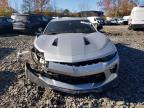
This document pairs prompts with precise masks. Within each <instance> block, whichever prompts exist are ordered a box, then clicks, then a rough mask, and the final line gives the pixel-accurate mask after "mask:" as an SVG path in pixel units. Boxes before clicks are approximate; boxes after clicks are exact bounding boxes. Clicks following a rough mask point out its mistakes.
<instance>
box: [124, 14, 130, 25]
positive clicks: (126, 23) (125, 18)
mask: <svg viewBox="0 0 144 108" xmlns="http://www.w3.org/2000/svg"><path fill="white" fill-rule="evenodd" d="M129 18H130V16H124V17H123V19H124V25H128V21H129Z"/></svg>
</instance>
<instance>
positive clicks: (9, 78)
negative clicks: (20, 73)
mask: <svg viewBox="0 0 144 108" xmlns="http://www.w3.org/2000/svg"><path fill="white" fill-rule="evenodd" d="M15 79H16V74H15V73H14V72H9V71H2V72H1V71H0V96H1V95H2V94H3V93H4V92H6V91H7V89H8V88H9V86H10V85H12V83H13V81H14V80H15Z"/></svg>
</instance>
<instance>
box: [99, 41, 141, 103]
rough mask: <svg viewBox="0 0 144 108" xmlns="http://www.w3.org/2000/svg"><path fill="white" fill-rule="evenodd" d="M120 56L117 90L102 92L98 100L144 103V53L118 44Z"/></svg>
mask: <svg viewBox="0 0 144 108" xmlns="http://www.w3.org/2000/svg"><path fill="white" fill-rule="evenodd" d="M116 47H117V49H118V52H119V56H120V68H119V81H120V85H119V86H118V87H117V88H113V89H111V90H108V91H105V92H103V93H102V94H101V95H99V98H104V97H107V98H109V99H110V100H114V101H124V102H126V103H127V102H128V103H130V102H133V103H138V102H144V95H143V94H144V51H142V50H138V49H134V48H130V47H128V46H127V45H126V44H122V43H118V44H116Z"/></svg>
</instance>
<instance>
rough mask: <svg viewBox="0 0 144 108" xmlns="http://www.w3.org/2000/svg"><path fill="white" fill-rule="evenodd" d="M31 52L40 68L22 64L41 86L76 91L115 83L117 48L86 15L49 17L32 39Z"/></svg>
mask: <svg viewBox="0 0 144 108" xmlns="http://www.w3.org/2000/svg"><path fill="white" fill-rule="evenodd" d="M31 55H32V58H33V60H34V63H36V64H38V66H40V67H41V68H40V70H39V69H36V68H33V67H31V65H30V64H29V63H26V65H25V73H26V76H27V78H29V79H30V80H31V81H33V82H35V83H37V84H39V85H40V86H42V87H46V88H47V87H50V88H53V89H55V90H59V91H62V92H67V93H71V94H77V93H87V92H101V91H103V90H106V89H108V88H112V87H115V86H116V85H118V68H119V56H118V52H117V49H116V47H115V45H114V44H113V43H112V42H111V41H110V40H109V39H108V38H107V37H106V36H105V35H104V34H102V33H100V32H99V31H97V30H96V29H95V27H94V26H93V25H92V24H91V23H90V22H89V20H87V19H86V18H59V19H54V20H52V21H51V22H50V23H49V24H48V26H47V27H46V29H45V30H44V32H43V33H42V34H41V35H39V36H37V37H36V38H35V40H34V48H32V50H31ZM30 62H32V61H30Z"/></svg>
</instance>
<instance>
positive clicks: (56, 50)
mask: <svg viewBox="0 0 144 108" xmlns="http://www.w3.org/2000/svg"><path fill="white" fill-rule="evenodd" d="M34 46H35V48H36V49H37V50H39V51H40V52H43V53H44V57H45V60H47V61H55V62H70V63H71V62H80V61H85V60H91V59H94V58H95V59H96V58H99V57H101V56H105V55H107V54H109V53H112V52H113V50H114V47H113V44H112V43H111V42H110V41H108V39H107V38H106V37H105V36H104V35H103V34H102V33H100V32H95V33H90V34H84V33H63V34H57V35H41V36H39V37H36V38H35V40H34ZM106 46H107V47H108V48H106Z"/></svg>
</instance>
